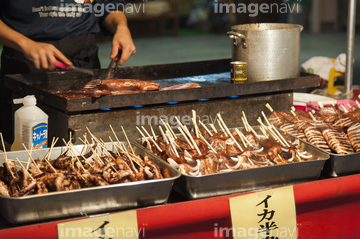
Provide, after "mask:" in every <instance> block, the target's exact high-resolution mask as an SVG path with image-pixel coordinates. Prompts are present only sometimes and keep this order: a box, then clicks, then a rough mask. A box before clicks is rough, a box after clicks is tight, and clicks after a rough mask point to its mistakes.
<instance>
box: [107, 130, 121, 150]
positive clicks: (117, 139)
mask: <svg viewBox="0 0 360 239" xmlns="http://www.w3.org/2000/svg"><path fill="white" fill-rule="evenodd" d="M109 126H110V129H111V131H112V133H113V135H114V136H115V139H116V141H117V142H118V143H119V145H120V140H119V138H118V137H117V135H116V133H115V131H114V129H113V127H112V126H111V125H109ZM122 147H124V148H125V146H122V145H120V147H119V148H120V149H121V150H122V151H125V150H124V149H123V148H122Z"/></svg>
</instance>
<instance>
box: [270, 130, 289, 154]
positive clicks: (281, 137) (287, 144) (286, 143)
mask: <svg viewBox="0 0 360 239" xmlns="http://www.w3.org/2000/svg"><path fill="white" fill-rule="evenodd" d="M272 128H273V129H274V131H275V132H276V133H277V134H278V135H279V138H280V139H282V140H283V142H284V143H285V145H286V146H287V147H289V148H290V145H289V143H288V142H287V141H286V140H285V139H284V137H283V136H282V135H281V134H280V132H279V131H278V130H277V128H276V127H275V126H273V125H272Z"/></svg>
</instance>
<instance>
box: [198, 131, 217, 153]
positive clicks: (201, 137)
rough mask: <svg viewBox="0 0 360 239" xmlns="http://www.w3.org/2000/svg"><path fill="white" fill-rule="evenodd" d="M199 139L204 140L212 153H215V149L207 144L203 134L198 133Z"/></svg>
mask: <svg viewBox="0 0 360 239" xmlns="http://www.w3.org/2000/svg"><path fill="white" fill-rule="evenodd" d="M200 139H201V140H202V141H204V142H205V144H207V146H208V147H209V148H210V149H211V150H212V151H213V152H214V153H217V152H216V150H215V149H214V148H213V147H212V146H211V144H209V142H208V141H207V140H206V139H205V138H204V136H202V135H200Z"/></svg>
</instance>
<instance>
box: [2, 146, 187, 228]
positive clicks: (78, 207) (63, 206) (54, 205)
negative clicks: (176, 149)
mask: <svg viewBox="0 0 360 239" xmlns="http://www.w3.org/2000/svg"><path fill="white" fill-rule="evenodd" d="M124 144H125V143H124ZM125 145H126V144H125ZM108 146H109V147H110V148H112V145H111V144H109V145H108ZM75 147H77V148H78V149H79V152H80V150H81V149H82V147H83V146H82V145H77V146H75ZM62 150H64V147H55V148H53V149H52V151H51V159H53V158H56V157H57V156H59V155H60V153H61V152H62ZM134 151H135V153H136V154H139V155H141V156H145V155H148V156H149V157H150V159H151V160H152V161H153V162H155V163H156V164H157V165H158V166H159V167H160V168H161V170H162V171H163V170H166V172H167V173H168V174H167V175H168V176H169V177H167V178H163V179H154V180H146V181H138V182H129V183H121V184H112V185H108V186H97V187H91V188H82V189H75V190H70V191H61V192H50V193H47V194H37V195H30V196H24V197H6V196H2V195H0V213H1V215H2V216H3V217H4V218H5V219H6V220H7V221H9V222H10V223H14V224H18V223H26V222H33V221H41V220H49V219H55V218H64V217H74V216H79V217H80V216H84V215H87V214H96V213H101V212H109V211H114V210H124V209H131V208H138V207H146V206H151V205H157V204H163V203H166V202H167V200H168V198H169V195H170V192H171V189H172V186H173V183H174V181H175V179H176V178H178V177H180V173H179V172H177V171H176V170H174V169H173V168H171V167H169V166H168V164H166V163H163V161H161V160H159V159H158V158H155V157H153V156H152V155H149V154H147V152H145V151H143V150H140V149H139V148H138V147H136V146H135V147H134ZM47 152H48V149H38V150H34V151H33V152H32V156H33V158H35V159H36V158H43V157H44V156H45V154H46V153H47ZM7 157H8V159H16V158H18V159H19V160H20V161H21V160H25V161H27V160H28V154H27V153H26V151H15V152H8V153H7ZM3 161H4V154H3V153H2V154H0V163H1V164H2V163H3Z"/></svg>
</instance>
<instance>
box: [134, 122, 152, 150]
mask: <svg viewBox="0 0 360 239" xmlns="http://www.w3.org/2000/svg"><path fill="white" fill-rule="evenodd" d="M136 129H137V130H138V131H139V133H140V134H141V136H142V137H143V138H144V139H145V141H146V143H147V144H148V145H149V146H150V149H151V144H150V142H149V140H148V139H147V138H146V136H145V135H144V133H143V132H142V131H141V130H140V129H139V127H137V126H136Z"/></svg>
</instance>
